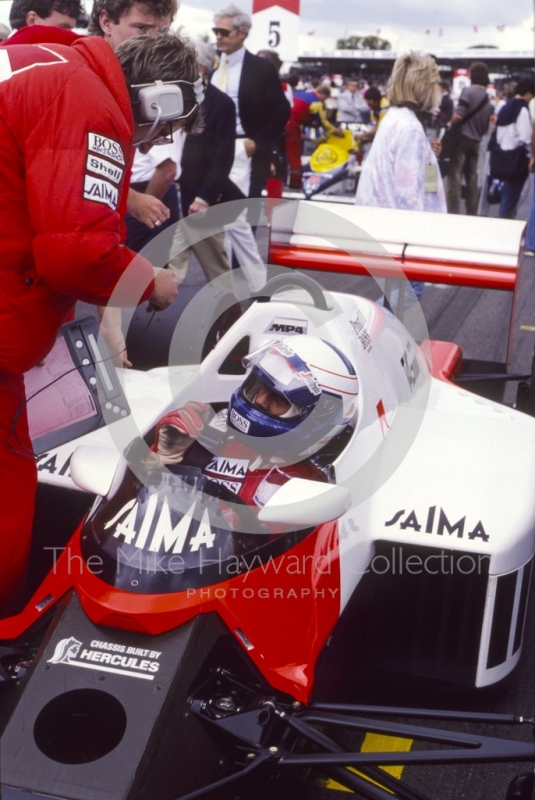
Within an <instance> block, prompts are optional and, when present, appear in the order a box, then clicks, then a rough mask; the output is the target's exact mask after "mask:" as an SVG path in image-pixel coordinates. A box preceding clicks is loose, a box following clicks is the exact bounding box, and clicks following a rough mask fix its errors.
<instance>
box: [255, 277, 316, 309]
mask: <svg viewBox="0 0 535 800" xmlns="http://www.w3.org/2000/svg"><path fill="white" fill-rule="evenodd" d="M293 287H298V288H300V289H306V291H307V292H308V293H309V295H310V297H311V298H312V300H313V302H314V306H315V307H316V308H319V309H320V310H321V311H328V310H329V306H328V305H327V299H326V297H325V293H324V291H323V287H322V286H320V284H319V283H318V282H317V281H315V280H314V279H313V278H309V276H308V275H301V274H300V273H299V272H295V273H294V274H293V275H288V274H287V273H284V275H276V276H275V277H274V278H271V280H269V281H268V282H267V283H266V285H265V286H264V288H263V289H260V291H259V293H258V294H259V296H258V298H257V300H258V302H259V303H267V302H269V300H271V298H272V297H273V295H274V294H275V292H278V291H280V290H281V289H291V288H293Z"/></svg>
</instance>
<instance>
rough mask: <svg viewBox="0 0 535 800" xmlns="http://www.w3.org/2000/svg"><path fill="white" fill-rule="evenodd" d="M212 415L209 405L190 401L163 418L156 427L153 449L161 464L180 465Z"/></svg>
mask: <svg viewBox="0 0 535 800" xmlns="http://www.w3.org/2000/svg"><path fill="white" fill-rule="evenodd" d="M211 414H212V410H211V408H210V406H209V405H206V403H197V402H196V401H195V400H190V402H189V403H186V405H185V406H183V407H182V408H177V409H176V411H170V412H169V414H166V415H165V417H162V419H161V420H160V421H159V423H158V425H157V427H156V439H155V442H154V444H153V446H152V447H151V450H153V452H156V454H157V456H158V458H159V460H160V463H162V464H179V463H180V462H181V461H182V458H183V456H184V453H185V452H186V450H187V449H188V447H189V446H190V445H191V444H193V442H194V441H195V439H196V438H197V436H198V434H199V432H200V431H202V429H203V428H204V426H205V424H206V422H207V421H208V419H209V418H210V416H211Z"/></svg>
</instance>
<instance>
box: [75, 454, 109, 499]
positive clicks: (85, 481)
mask: <svg viewBox="0 0 535 800" xmlns="http://www.w3.org/2000/svg"><path fill="white" fill-rule="evenodd" d="M120 458H121V456H120V454H119V453H118V452H117V451H116V450H112V449H107V448H105V447H90V446H89V445H82V446H81V447H77V448H76V450H75V451H74V453H73V454H72V458H71V463H70V470H71V478H72V479H73V481H74V482H75V484H76V485H77V486H79V487H80V489H83V491H84V492H89V494H99V495H101V496H102V497H105V496H106V495H107V494H108V492H109V491H110V487H111V484H112V481H113V477H114V475H115V471H116V469H117V464H118V463H119V460H120Z"/></svg>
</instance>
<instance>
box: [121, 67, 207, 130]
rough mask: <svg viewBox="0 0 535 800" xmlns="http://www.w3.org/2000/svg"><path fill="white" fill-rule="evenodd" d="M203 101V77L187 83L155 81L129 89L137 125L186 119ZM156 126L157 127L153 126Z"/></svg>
mask: <svg viewBox="0 0 535 800" xmlns="http://www.w3.org/2000/svg"><path fill="white" fill-rule="evenodd" d="M203 100H204V89H203V81H202V78H197V80H196V81H194V82H193V83H192V82H190V81H154V83H139V84H136V85H134V86H131V87H130V101H131V103H132V111H133V112H134V119H135V121H136V122H137V123H138V124H139V125H151V124H153V123H156V125H158V124H159V123H160V122H174V121H176V120H180V119H187V118H188V117H189V116H191V114H193V112H194V111H195V110H196V109H197V108H198V107H199V106H200V104H201V103H202V102H203ZM155 127H156V126H155Z"/></svg>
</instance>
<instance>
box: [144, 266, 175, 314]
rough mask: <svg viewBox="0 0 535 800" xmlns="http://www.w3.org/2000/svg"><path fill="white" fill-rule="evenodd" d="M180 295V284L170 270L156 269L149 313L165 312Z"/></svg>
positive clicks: (148, 307) (148, 308)
mask: <svg viewBox="0 0 535 800" xmlns="http://www.w3.org/2000/svg"><path fill="white" fill-rule="evenodd" d="M177 294H178V283H177V281H176V278H175V276H174V275H173V273H172V271H171V270H170V269H156V268H155V269H154V291H153V293H152V294H151V296H150V297H149V303H148V305H147V311H165V309H166V308H168V307H169V306H170V305H171V303H172V302H173V300H174V299H175V297H176V296H177Z"/></svg>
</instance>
